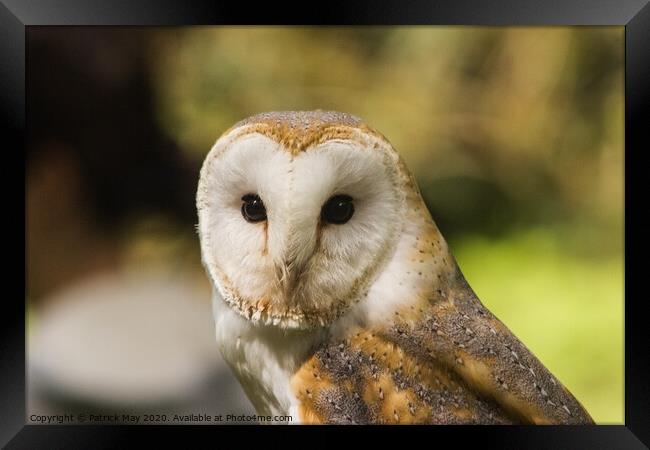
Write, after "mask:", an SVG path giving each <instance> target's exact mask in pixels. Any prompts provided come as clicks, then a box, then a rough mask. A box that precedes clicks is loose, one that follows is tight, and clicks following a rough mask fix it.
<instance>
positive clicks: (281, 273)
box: [275, 258, 304, 297]
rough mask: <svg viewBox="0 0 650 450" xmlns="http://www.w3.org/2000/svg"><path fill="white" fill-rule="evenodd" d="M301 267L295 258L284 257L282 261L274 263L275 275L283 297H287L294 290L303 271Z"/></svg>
mask: <svg viewBox="0 0 650 450" xmlns="http://www.w3.org/2000/svg"><path fill="white" fill-rule="evenodd" d="M303 267H304V266H303V265H299V264H297V261H296V259H295V258H290V259H285V260H284V261H283V262H282V263H280V264H276V266H275V273H276V277H277V279H278V281H279V282H280V286H281V288H282V292H283V294H284V296H285V297H289V296H290V295H291V293H292V292H293V291H294V290H295V288H296V285H297V284H298V283H299V281H300V276H301V275H302V273H303Z"/></svg>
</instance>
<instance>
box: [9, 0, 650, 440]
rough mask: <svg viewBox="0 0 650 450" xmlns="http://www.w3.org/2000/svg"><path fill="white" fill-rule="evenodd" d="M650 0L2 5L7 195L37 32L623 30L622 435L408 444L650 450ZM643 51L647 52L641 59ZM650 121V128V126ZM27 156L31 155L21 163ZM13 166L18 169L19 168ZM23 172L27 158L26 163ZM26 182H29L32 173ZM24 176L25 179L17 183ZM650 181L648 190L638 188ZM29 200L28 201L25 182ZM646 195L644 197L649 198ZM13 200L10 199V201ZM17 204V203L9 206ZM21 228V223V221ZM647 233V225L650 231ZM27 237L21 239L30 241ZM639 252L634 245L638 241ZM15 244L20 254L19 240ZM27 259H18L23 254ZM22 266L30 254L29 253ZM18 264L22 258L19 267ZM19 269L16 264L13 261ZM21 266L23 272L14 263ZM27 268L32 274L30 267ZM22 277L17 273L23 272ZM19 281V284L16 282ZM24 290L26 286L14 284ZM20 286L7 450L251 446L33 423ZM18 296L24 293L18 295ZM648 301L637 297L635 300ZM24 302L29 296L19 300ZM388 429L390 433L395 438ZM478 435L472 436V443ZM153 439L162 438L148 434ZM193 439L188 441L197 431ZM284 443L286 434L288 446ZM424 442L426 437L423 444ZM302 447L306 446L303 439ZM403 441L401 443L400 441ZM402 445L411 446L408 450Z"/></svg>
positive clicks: (421, 430)
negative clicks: (648, 262)
mask: <svg viewBox="0 0 650 450" xmlns="http://www.w3.org/2000/svg"><path fill="white" fill-rule="evenodd" d="M649 1H650V0H565V1H557V0H553V1H548V2H545V3H540V2H539V1H535V0H500V1H499V3H498V7H497V5H495V1H494V0H465V1H464V2H462V3H460V2H459V1H456V2H454V0H444V1H442V0H438V1H436V2H435V3H434V2H432V1H427V0H412V1H411V2H410V3H409V4H408V5H407V6H404V4H403V3H401V2H400V1H399V0H390V1H387V0H384V1H382V2H381V4H377V3H373V2H372V0H364V1H356V2H354V4H352V2H347V3H346V2H344V0H336V1H331V2H328V8H326V9H324V8H322V7H321V8H313V7H309V5H308V6H307V7H303V8H302V9H292V10H291V14H290V15H287V13H288V12H287V11H283V10H282V9H280V8H279V7H278V6H277V5H275V4H267V5H261V6H257V5H256V6H255V8H251V7H250V6H248V5H246V4H239V5H237V4H235V3H230V4H219V5H217V4H213V3H212V2H210V1H209V0H201V1H196V2H192V3H189V2H187V3H181V2H179V1H173V0H158V1H156V0H137V1H136V0H133V1H131V2H129V3H126V2H124V3H121V2H120V3H119V7H118V2H115V1H110V0H86V1H83V0H69V1H64V0H50V1H48V0H0V55H1V56H0V61H2V64H1V65H0V124H2V125H3V128H4V129H5V134H4V135H3V138H4V139H3V142H6V143H7V144H6V146H5V145H3V147H4V148H5V149H6V150H7V151H5V155H7V156H13V157H15V158H16V159H17V160H18V161H16V165H15V166H14V165H13V164H6V165H5V166H4V167H3V175H4V176H3V177H2V180H3V183H6V187H7V190H6V192H13V191H15V190H16V185H17V184H18V181H17V180H16V183H14V182H13V180H11V176H7V175H16V174H18V170H13V168H14V167H17V166H18V165H20V164H21V162H19V160H20V158H19V156H18V155H19V152H18V151H17V150H18V149H20V148H22V149H24V144H25V136H26V135H25V119H26V110H25V94H26V91H25V62H26V57H25V52H26V46H25V37H26V31H27V27H28V26H32V25H104V26H106V25H109V26H117V25H145V26H176V25H207V24H211V25H222V24H255V25H267V24H273V23H276V24H284V25H293V24H300V25H326V24H336V25H353V24H356V25H371V24H382V25H388V24H393V25H487V26H504V25H521V26H525V25H528V26H548V25H561V26H569V25H618V26H624V27H625V144H626V154H625V218H624V221H625V244H626V245H625V286H626V291H625V293H626V295H625V297H626V301H625V425H598V426H589V427H585V426H582V427H574V426H546V427H532V426H531V427H527V426H508V427H498V426H497V427H482V426H465V427H440V426H434V427H422V426H415V427H409V428H408V430H409V431H408V432H409V435H410V437H411V436H412V437H413V438H415V437H416V436H415V435H416V434H420V435H424V434H426V435H428V436H431V434H433V435H435V439H436V440H437V441H438V440H439V439H445V440H446V439H448V440H450V442H454V443H460V442H466V441H467V440H468V439H469V440H476V441H475V442H480V443H481V445H485V444H490V445H498V446H499V448H504V449H506V448H513V449H514V448H522V447H525V448H530V449H537V448H540V449H541V448H557V447H559V448H583V447H584V448H619V449H628V448H629V449H636V448H647V447H646V446H645V445H644V443H646V444H648V443H650V429H649V428H648V427H647V426H646V425H647V424H648V423H650V415H649V414H648V413H649V406H648V405H650V383H648V381H647V380H648V375H647V374H648V373H649V372H648V368H649V366H650V365H649V364H648V363H649V362H650V352H648V342H650V332H649V329H648V326H647V323H646V319H645V315H644V314H643V302H644V300H645V299H644V297H643V294H642V293H644V292H647V290H645V289H643V286H642V282H643V276H644V275H645V274H643V272H642V271H643V269H644V268H643V266H642V264H639V263H638V262H637V261H641V260H642V259H641V258H643V256H644V253H645V252H644V250H648V237H647V233H643V232H639V231H637V230H635V229H633V225H637V224H638V223H642V224H644V225H647V222H646V221H644V218H643V215H644V214H643V210H644V208H643V207H641V208H638V207H637V208H635V206H637V204H638V203H639V202H640V201H641V194H639V192H646V191H647V187H648V186H647V184H648V183H647V175H646V177H645V179H644V177H643V174H642V173H641V171H642V170H643V167H644V166H643V165H642V164H639V155H640V154H641V152H642V151H643V150H647V149H648V148H649V147H650V146H649V145H648V133H647V125H645V124H646V123H650V122H648V116H649V115H648V112H649V110H650V53H648V52H647V48H646V46H647V45H648V44H650V6H648V4H649ZM644 50H646V51H644ZM644 119H645V120H644ZM23 154H24V153H23ZM12 163H13V161H12ZM22 166H23V169H25V167H24V166H25V160H24V159H22ZM23 173H24V172H23ZM16 176H18V175H16ZM642 180H643V181H645V183H644V186H641V185H640V184H639V183H640V182H641V181H642ZM22 186H23V194H24V186H25V185H24V184H23V185H22ZM643 187H645V188H646V189H645V190H644V191H641V189H642V188H643ZM9 197H12V196H11V195H10V196H9ZM13 197H14V199H13V200H14V201H15V202H16V205H15V209H16V210H21V211H22V212H23V215H22V220H20V218H18V219H16V218H17V217H19V216H17V215H10V216H9V215H8V217H7V218H8V220H6V221H5V222H7V223H8V224H9V225H10V226H13V227H14V228H15V229H16V233H20V228H19V227H20V226H21V224H22V225H25V223H24V217H25V216H24V212H25V209H24V208H25V205H24V203H23V204H22V206H21V204H20V203H19V202H20V199H19V197H18V196H17V195H15V196H13ZM12 206H14V205H12ZM21 222H22V223H21ZM643 228H646V229H647V227H643ZM24 236H25V235H23V238H24ZM632 242H633V243H634V245H629V244H630V243H632ZM16 244H19V242H17V243H16ZM19 252H20V250H19V249H17V250H16V254H17V255H18V254H20V253H19ZM22 255H23V258H24V257H25V254H24V253H23V254H22ZM18 259H20V258H18ZM12 262H14V261H12ZM10 265H11V266H13V267H17V265H16V264H11V263H10ZM23 267H24V268H25V276H26V265H24V266H23ZM16 270H18V269H16ZM16 278H17V277H16ZM16 284H17V283H16ZM11 286H12V288H11V290H10V292H9V295H8V296H7V297H8V298H9V301H7V302H5V304H4V305H3V307H4V308H3V314H1V315H0V317H1V319H0V320H1V323H2V328H0V330H1V332H2V338H1V339H0V363H1V366H0V367H2V371H1V372H0V373H1V375H0V376H1V377H2V378H1V380H2V382H1V383H0V398H1V399H2V402H1V403H0V405H1V406H0V445H4V444H6V443H8V445H7V448H30V449H34V448H47V447H50V446H51V445H52V443H54V442H56V443H57V447H61V448H62V447H65V448H69V447H72V448H77V447H90V446H92V448H111V447H115V446H124V445H126V444H128V443H130V442H132V441H133V439H134V438H138V437H140V438H142V437H144V434H145V433H146V434H147V441H148V442H149V443H150V442H151V441H150V439H151V437H152V434H155V435H156V437H157V438H158V439H159V440H165V441H166V442H168V443H171V442H172V441H171V439H172V437H173V436H183V438H180V439H178V438H176V439H174V441H177V442H178V443H184V442H185V443H186V442H187V438H188V437H189V433H191V437H192V438H193V439H194V438H206V439H209V438H210V437H213V438H214V437H215V436H217V435H219V434H220V433H221V432H222V431H234V432H235V433H236V434H238V435H240V436H241V437H242V439H243V440H247V439H248V438H249V437H250V433H249V431H248V429H247V428H246V427H239V426H233V425H219V426H218V427H210V426H174V425H170V426H162V425H158V426H155V429H151V428H152V427H153V426H143V425H140V426H135V427H134V426H123V425H113V426H105V425H104V426H85V425H74V426H69V425H67V426H56V425H50V426H39V425H26V424H25V421H26V397H25V394H26V389H25V374H26V368H25V363H26V362H25V329H26V327H25V321H26V319H25V317H26V314H25V305H24V303H21V301H19V300H17V299H20V298H22V299H23V300H22V301H24V298H25V297H24V288H23V290H22V291H21V290H20V288H19V287H18V286H15V287H14V283H12V284H11ZM14 291H15V292H14ZM637 292H638V293H640V295H638V294H637V295H632V294H631V293H635V294H636V293H637ZM21 296H22V297H21ZM264 428H265V430H266V432H267V433H277V432H280V433H282V435H284V433H285V431H286V429H285V428H283V427H279V428H278V427H264ZM352 428H356V427H338V426H330V427H328V428H327V429H328V430H329V431H328V433H332V438H334V435H336V436H337V437H338V435H339V434H341V435H342V434H346V433H348V432H350V430H351V429H352ZM389 428H390V429H389ZM320 429H321V427H296V428H295V430H292V431H294V432H296V433H298V435H299V436H305V437H307V435H305V434H303V433H312V430H320ZM400 429H403V427H373V428H372V430H373V434H376V436H378V437H384V436H386V437H387V436H388V435H392V434H394V433H397V432H399V430H400ZM468 431H469V433H468ZM151 432H153V433H151ZM188 432H189V433H188ZM282 435H278V437H281V436H282ZM422 437H424V436H422ZM303 442H304V441H303ZM398 442H399V441H398ZM402 442H404V441H402Z"/></svg>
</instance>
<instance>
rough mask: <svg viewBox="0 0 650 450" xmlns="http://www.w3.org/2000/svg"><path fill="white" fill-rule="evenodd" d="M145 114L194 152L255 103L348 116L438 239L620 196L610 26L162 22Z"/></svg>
mask: <svg viewBox="0 0 650 450" xmlns="http://www.w3.org/2000/svg"><path fill="white" fill-rule="evenodd" d="M155 42H156V46H155V48H156V49H157V50H158V51H155V52H153V56H152V60H153V63H154V65H155V66H156V68H157V69H156V70H154V73H155V74H156V78H155V80H154V82H155V83H156V84H157V86H158V92H159V94H160V96H159V102H160V109H159V112H160V116H161V119H162V121H163V122H164V123H165V125H166V128H167V129H168V130H170V131H171V132H172V133H173V134H174V136H175V137H176V138H177V139H178V140H179V142H181V144H182V145H183V147H185V148H186V149H188V151H190V152H192V153H193V154H196V155H198V156H202V155H204V154H205V153H206V152H207V150H208V149H209V148H210V147H211V146H212V144H213V143H214V141H215V140H216V138H217V137H218V136H219V135H220V134H221V133H222V132H223V131H225V130H226V129H228V128H229V127H230V126H231V125H232V124H234V123H235V122H236V121H238V120H240V119H242V118H244V117H246V116H249V115H251V114H254V113H258V112H261V111H269V110H282V109H284V110H290V109H317V108H321V109H334V110H342V111H346V112H350V113H353V114H356V115H359V116H361V117H363V118H364V119H365V120H366V121H367V122H368V123H370V124H371V125H372V126H374V127H376V128H377V129H378V130H380V131H381V132H382V133H383V134H384V135H385V136H387V137H388V139H390V140H391V142H392V143H393V145H394V146H395V148H397V149H398V151H400V153H401V154H402V155H403V156H404V158H405V159H406V162H407V164H408V165H409V167H410V168H411V169H412V170H413V171H414V173H415V175H416V177H417V178H418V180H419V182H420V186H421V188H422V190H423V193H424V195H425V197H426V199H427V202H428V204H429V206H430V208H431V210H432V212H433V213H434V216H435V217H436V220H437V221H438V224H439V226H440V227H441V228H442V229H443V232H445V234H446V235H447V236H449V235H450V234H452V233H462V232H465V231H478V232H481V233H486V232H489V233H492V234H499V233H504V232H508V230H509V229H510V228H511V227H515V226H517V225H520V224H523V225H528V224H539V223H540V222H552V221H555V220H573V219H575V218H576V217H578V216H583V215H588V216H594V217H595V220H597V221H600V222H603V223H605V222H607V225H613V226H616V225H617V222H619V221H620V217H621V215H622V196H623V191H622V188H623V183H622V174H623V94H624V92H623V49H624V47H623V28H622V27H610V28H608V27H593V28H589V27H580V28H578V27H576V28H568V27H565V28H563V27H552V28H480V27H471V28H470V27H391V28H384V27H369V28H331V27H323V28H282V27H254V28H253V27H241V28H195V29H189V30H188V29H182V30H174V31H170V30H164V31H161V32H160V33H159V34H158V36H157V39H156V40H155Z"/></svg>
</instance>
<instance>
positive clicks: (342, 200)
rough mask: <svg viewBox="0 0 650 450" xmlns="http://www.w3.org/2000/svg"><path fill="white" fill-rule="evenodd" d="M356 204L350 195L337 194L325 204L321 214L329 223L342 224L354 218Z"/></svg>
mask: <svg viewBox="0 0 650 450" xmlns="http://www.w3.org/2000/svg"><path fill="white" fill-rule="evenodd" d="M352 214H354V204H353V203H352V197H350V196H349V195H335V196H333V197H330V199H329V200H327V202H326V203H325V204H324V205H323V209H322V210H321V213H320V216H321V219H322V220H323V221H325V222H328V223H334V224H337V225H341V224H343V223H346V222H347V221H348V220H350V219H351V218H352Z"/></svg>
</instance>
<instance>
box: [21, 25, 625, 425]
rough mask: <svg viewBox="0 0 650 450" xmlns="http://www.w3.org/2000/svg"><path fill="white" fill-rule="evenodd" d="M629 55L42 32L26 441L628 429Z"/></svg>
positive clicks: (499, 33)
mask: <svg viewBox="0 0 650 450" xmlns="http://www.w3.org/2000/svg"><path fill="white" fill-rule="evenodd" d="M624 38H625V30H624V27H605V26H594V27H587V26H580V27H562V26H552V27H475V26H444V27H441V26H390V27H389V26H386V27H384V26H372V27H329V26H328V27H280V26H241V27H232V26H196V27H57V26H48V27H38V26H31V27H28V28H27V32H26V55H27V68H26V74H27V78H26V86H27V92H28V95H27V99H26V100H27V101H26V108H27V153H26V198H25V208H26V211H25V213H26V229H25V239H26V247H25V258H26V261H25V263H26V299H25V301H26V349H27V355H26V361H27V378H28V379H27V417H26V421H27V423H28V424H45V425H48V424H49V425H52V424H57V425H59V424H90V425H92V424H137V425H142V424H145V425H146V424H205V425H219V424H242V425H254V424H278V425H283V424H292V425H295V424H351V425H366V424H400V425H405V424H436V425H457V424H461V425H462V424H481V425H491V424H531V425H532V424H540V425H542V424H599V425H600V424H623V421H624V381H623V373H624V372H623V371H624V338H623V336H624V334H623V333H624V264H623V255H624V233H623V226H624V220H623V219H624V144H625V143H624V119H625V117H624V99H625V97H624V94H625V92H624V88H625V84H624V62H625V59H624V58H625V44H624Z"/></svg>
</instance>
